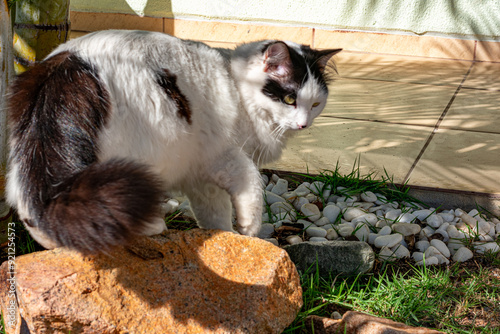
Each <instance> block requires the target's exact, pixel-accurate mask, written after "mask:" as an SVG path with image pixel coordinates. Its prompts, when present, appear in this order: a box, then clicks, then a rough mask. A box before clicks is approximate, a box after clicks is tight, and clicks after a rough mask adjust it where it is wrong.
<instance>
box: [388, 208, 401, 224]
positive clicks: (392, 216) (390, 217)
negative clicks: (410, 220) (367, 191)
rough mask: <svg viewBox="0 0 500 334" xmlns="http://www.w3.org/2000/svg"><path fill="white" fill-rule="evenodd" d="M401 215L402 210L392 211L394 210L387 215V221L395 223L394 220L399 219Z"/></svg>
mask: <svg viewBox="0 0 500 334" xmlns="http://www.w3.org/2000/svg"><path fill="white" fill-rule="evenodd" d="M400 214H401V210H400V209H392V210H389V211H387V212H386V213H385V219H388V220H393V221H394V220H396V219H398V217H399V215H400Z"/></svg>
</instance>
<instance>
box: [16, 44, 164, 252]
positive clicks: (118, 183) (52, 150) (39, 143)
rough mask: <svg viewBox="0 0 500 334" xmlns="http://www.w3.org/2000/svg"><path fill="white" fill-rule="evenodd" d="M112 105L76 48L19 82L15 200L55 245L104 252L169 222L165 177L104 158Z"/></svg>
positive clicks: (34, 228)
mask: <svg viewBox="0 0 500 334" xmlns="http://www.w3.org/2000/svg"><path fill="white" fill-rule="evenodd" d="M110 105H111V103H110V100H109V94H108V92H107V91H106V86H105V85H103V84H102V82H101V80H100V78H99V73H98V72H97V70H96V69H95V68H94V67H93V66H92V65H90V64H88V63H87V62H85V61H83V60H82V59H80V58H79V57H78V56H77V55H75V54H72V53H70V52H62V53H59V54H56V55H54V56H52V57H51V58H48V59H47V60H45V61H44V62H42V63H41V64H39V65H37V66H35V67H34V68H33V69H31V70H30V71H28V72H25V73H23V74H21V75H19V76H18V77H17V78H16V79H15V80H14V82H13V84H12V86H11V94H10V95H9V97H8V109H7V113H8V123H9V130H10V139H9V146H10V152H9V174H8V177H7V199H8V201H9V203H10V204H11V205H12V206H14V207H16V208H17V211H18V213H19V216H20V218H21V220H22V221H23V222H24V224H25V225H26V227H27V229H28V230H29V232H30V233H31V234H32V236H33V237H34V238H35V240H37V241H38V242H39V243H41V244H42V245H43V246H45V247H47V248H53V247H57V246H68V247H71V248H74V249H77V250H79V251H81V252H83V253H96V252H100V251H105V250H106V249H108V248H109V247H111V246H113V245H118V244H122V243H124V242H126V241H128V240H131V239H133V238H134V237H135V236H137V235H141V234H150V233H151V231H152V230H153V231H155V230H158V226H159V225H158V223H162V222H161V220H160V197H161V190H160V188H161V183H160V182H159V181H158V180H157V177H156V176H155V175H154V174H153V173H152V172H151V171H149V168H148V166H146V165H144V164H141V163H138V162H134V161H131V160H127V159H111V160H104V161H99V159H98V155H99V139H98V138H99V136H100V135H101V134H102V131H103V129H104V128H105V126H106V122H107V121H108V119H109V117H110V116H109V115H110V109H111V107H110ZM155 226H156V229H155V228H154V227H155Z"/></svg>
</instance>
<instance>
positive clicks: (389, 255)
mask: <svg viewBox="0 0 500 334" xmlns="http://www.w3.org/2000/svg"><path fill="white" fill-rule="evenodd" d="M378 256H379V258H380V259H381V260H384V261H390V260H395V259H396V255H395V254H394V252H393V251H392V250H391V249H390V248H389V247H387V246H384V247H382V249H380V252H379V253H378Z"/></svg>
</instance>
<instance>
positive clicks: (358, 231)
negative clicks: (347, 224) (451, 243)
mask: <svg viewBox="0 0 500 334" xmlns="http://www.w3.org/2000/svg"><path fill="white" fill-rule="evenodd" d="M354 235H355V236H356V238H358V240H359V241H365V242H368V237H369V236H370V229H369V228H368V226H366V225H365V224H363V223H359V224H358V225H357V226H356V228H355V229H354Z"/></svg>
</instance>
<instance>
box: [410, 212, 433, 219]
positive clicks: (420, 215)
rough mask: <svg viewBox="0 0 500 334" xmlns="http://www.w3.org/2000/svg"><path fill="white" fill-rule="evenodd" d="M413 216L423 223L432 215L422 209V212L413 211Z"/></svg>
mask: <svg viewBox="0 0 500 334" xmlns="http://www.w3.org/2000/svg"><path fill="white" fill-rule="evenodd" d="M413 214H414V215H415V216H416V217H417V218H418V219H419V220H420V221H424V220H426V219H427V217H429V216H430V215H431V214H432V211H431V210H427V209H423V210H417V211H413Z"/></svg>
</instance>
